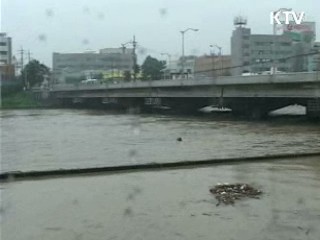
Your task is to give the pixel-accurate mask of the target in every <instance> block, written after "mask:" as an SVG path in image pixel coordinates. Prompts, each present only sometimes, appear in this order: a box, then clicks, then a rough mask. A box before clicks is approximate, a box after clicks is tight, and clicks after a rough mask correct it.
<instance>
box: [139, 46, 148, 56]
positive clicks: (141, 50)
mask: <svg viewBox="0 0 320 240" xmlns="http://www.w3.org/2000/svg"><path fill="white" fill-rule="evenodd" d="M138 54H140V55H146V54H147V49H145V48H143V47H140V48H138Z"/></svg>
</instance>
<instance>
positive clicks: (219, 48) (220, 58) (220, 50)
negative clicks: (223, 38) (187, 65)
mask: <svg viewBox="0 0 320 240" xmlns="http://www.w3.org/2000/svg"><path fill="white" fill-rule="evenodd" d="M210 47H216V48H217V49H218V50H219V61H220V76H222V72H223V71H222V69H223V63H222V47H220V46H218V45H216V44H213V45H210Z"/></svg>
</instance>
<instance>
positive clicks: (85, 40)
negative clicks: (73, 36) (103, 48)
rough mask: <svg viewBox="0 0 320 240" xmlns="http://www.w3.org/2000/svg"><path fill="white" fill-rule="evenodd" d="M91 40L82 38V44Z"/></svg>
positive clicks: (86, 43)
mask: <svg viewBox="0 0 320 240" xmlns="http://www.w3.org/2000/svg"><path fill="white" fill-rule="evenodd" d="M89 43H90V42H89V40H88V39H83V40H82V44H83V45H88V44H89Z"/></svg>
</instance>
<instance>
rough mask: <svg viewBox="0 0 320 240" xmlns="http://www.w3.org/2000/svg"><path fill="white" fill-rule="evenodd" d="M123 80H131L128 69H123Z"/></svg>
mask: <svg viewBox="0 0 320 240" xmlns="http://www.w3.org/2000/svg"><path fill="white" fill-rule="evenodd" d="M124 80H125V81H127V82H129V81H130V80H131V73H130V71H124Z"/></svg>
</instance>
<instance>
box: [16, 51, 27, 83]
mask: <svg viewBox="0 0 320 240" xmlns="http://www.w3.org/2000/svg"><path fill="white" fill-rule="evenodd" d="M18 52H19V53H20V68H21V74H22V71H23V67H24V63H23V60H24V52H25V50H24V49H23V47H21V49H20V50H19V51H18ZM26 75H27V73H26V72H24V74H23V76H22V78H23V82H24V88H25V89H26V88H27V76H26Z"/></svg>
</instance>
